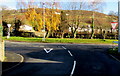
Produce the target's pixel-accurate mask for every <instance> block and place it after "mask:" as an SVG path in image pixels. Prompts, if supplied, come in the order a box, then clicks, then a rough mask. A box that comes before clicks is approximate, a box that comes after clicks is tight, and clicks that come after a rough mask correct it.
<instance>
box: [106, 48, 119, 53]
mask: <svg viewBox="0 0 120 76" xmlns="http://www.w3.org/2000/svg"><path fill="white" fill-rule="evenodd" d="M108 53H109V54H117V53H118V47H116V48H110V49H109V50H108Z"/></svg>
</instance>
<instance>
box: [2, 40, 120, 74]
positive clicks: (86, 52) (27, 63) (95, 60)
mask: <svg viewBox="0 0 120 76" xmlns="http://www.w3.org/2000/svg"><path fill="white" fill-rule="evenodd" d="M5 44H6V45H5V46H6V50H7V51H12V52H15V53H18V54H21V55H23V56H24V58H25V60H24V63H22V64H21V65H19V66H17V67H16V68H14V69H12V70H10V71H7V72H3V76H120V72H119V71H120V63H119V62H118V61H116V60H114V59H112V58H111V57H110V56H109V55H108V54H106V51H107V50H108V49H109V48H111V45H92V44H91V45H90V44H52V43H26V42H10V41H6V43H5Z"/></svg>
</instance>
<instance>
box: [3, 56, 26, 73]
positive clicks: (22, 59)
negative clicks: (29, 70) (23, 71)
mask: <svg viewBox="0 0 120 76" xmlns="http://www.w3.org/2000/svg"><path fill="white" fill-rule="evenodd" d="M17 55H19V56H20V57H21V61H20V62H18V64H16V65H14V66H12V67H11V68H8V69H5V70H2V71H3V72H5V71H8V70H10V69H13V68H14V67H16V66H18V65H20V64H21V63H22V62H23V61H24V57H23V56H22V55H20V54H17Z"/></svg>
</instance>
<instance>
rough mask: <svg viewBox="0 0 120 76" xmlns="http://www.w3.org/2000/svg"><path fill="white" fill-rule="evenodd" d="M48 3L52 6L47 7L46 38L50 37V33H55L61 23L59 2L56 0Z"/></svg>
mask: <svg viewBox="0 0 120 76" xmlns="http://www.w3.org/2000/svg"><path fill="white" fill-rule="evenodd" d="M46 5H48V6H49V7H51V8H49V9H48V8H46V9H45V14H44V16H45V25H43V26H45V31H46V36H45V37H46V38H48V37H49V35H50V33H53V32H54V31H56V30H58V26H59V24H60V14H59V13H57V12H58V9H57V7H58V3H56V2H47V3H46Z"/></svg>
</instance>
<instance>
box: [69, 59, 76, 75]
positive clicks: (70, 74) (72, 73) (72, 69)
mask: <svg viewBox="0 0 120 76" xmlns="http://www.w3.org/2000/svg"><path fill="white" fill-rule="evenodd" d="M75 66H76V61H74V65H73V69H72V72H71V74H70V76H72V75H73V73H74V70H75Z"/></svg>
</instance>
